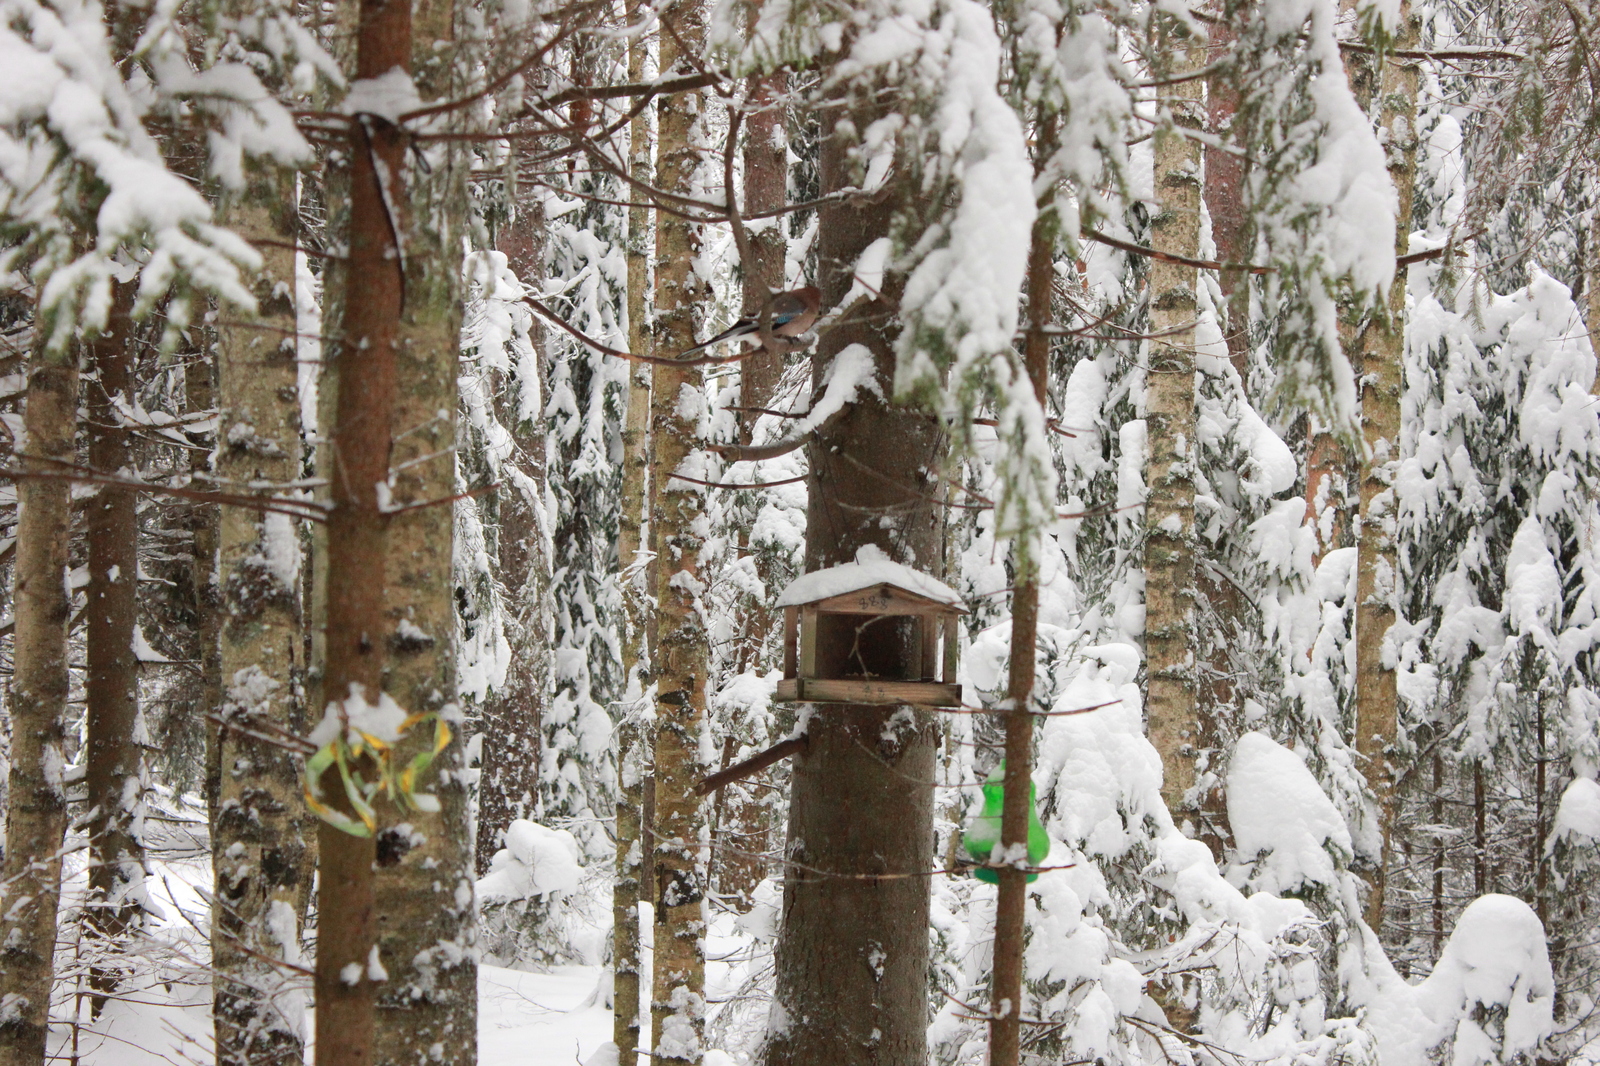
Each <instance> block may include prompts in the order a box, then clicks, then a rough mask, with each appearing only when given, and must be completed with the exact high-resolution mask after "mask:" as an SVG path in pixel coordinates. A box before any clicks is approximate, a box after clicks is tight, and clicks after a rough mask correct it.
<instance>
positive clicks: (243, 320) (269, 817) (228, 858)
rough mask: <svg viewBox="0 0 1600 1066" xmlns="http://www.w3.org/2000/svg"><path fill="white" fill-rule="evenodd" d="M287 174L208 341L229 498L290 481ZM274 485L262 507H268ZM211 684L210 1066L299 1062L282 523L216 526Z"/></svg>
mask: <svg viewBox="0 0 1600 1066" xmlns="http://www.w3.org/2000/svg"><path fill="white" fill-rule="evenodd" d="M295 211H296V201H295V196H294V176H293V175H292V174H289V173H285V172H282V171H273V172H267V173H260V172H257V173H254V174H252V175H251V177H250V186H249V188H248V189H247V190H246V191H245V193H244V196H243V200H242V202H241V204H240V206H238V207H236V208H235V209H233V211H232V212H231V213H230V214H231V218H230V223H231V225H232V226H233V227H234V228H235V229H236V230H237V231H238V232H239V233H241V234H242V235H244V236H245V237H246V238H247V239H252V238H253V239H255V240H256V241H257V242H258V245H257V246H258V247H260V248H261V251H262V256H263V258H264V260H265V262H264V265H263V269H262V272H261V274H260V275H259V276H258V277H257V279H256V285H255V293H256V299H257V301H258V310H257V313H256V315H255V316H254V318H253V319H251V318H249V317H247V316H245V315H243V314H242V313H240V312H235V313H234V315H232V316H230V317H232V318H234V319H235V320H236V324H234V323H230V324H228V325H225V326H223V327H222V328H221V330H220V332H219V335H218V343H217V364H218V393H219V403H218V407H219V418H218V422H217V425H218V439H219V441H220V442H221V447H220V448H219V449H218V453H217V475H218V477H219V478H220V479H221V481H222V482H223V484H225V485H228V486H229V487H230V489H231V491H236V492H237V491H245V486H251V485H284V484H287V483H288V482H291V481H293V480H295V479H296V478H297V477H298V476H299V472H300V409H299V395H298V392H297V389H296V378H297V375H298V367H297V366H296V361H295V354H296V347H295V341H294V329H295V301H294V298H293V293H294V270H295V264H294V250H293V244H294V241H295V237H296V233H297V225H296V218H295ZM272 495H273V494H272V492H271V490H267V491H265V492H263V494H262V496H263V499H270V498H272ZM220 556H221V565H220V571H221V592H222V602H223V618H224V622H223V624H222V628H221V634H220V637H221V640H220V651H221V675H222V677H223V678H224V684H225V685H226V694H225V698H224V700H223V703H222V706H221V707H220V708H219V709H218V710H219V712H220V717H221V718H222V719H223V720H224V722H226V723H227V724H225V725H219V726H218V727H217V728H216V729H215V731H214V737H215V749H216V752H217V758H216V762H217V767H218V781H217V796H216V803H215V806H214V809H215V811H216V814H215V815H214V817H213V819H212V830H211V833H212V838H211V851H212V856H213V860H212V861H213V863H214V865H215V868H216V870H215V872H216V885H215V894H214V896H213V898H212V905H211V935H212V947H211V958H212V969H213V975H214V976H213V985H212V1015H213V1021H214V1024H215V1031H216V1041H217V1063H218V1066H299V1063H300V1062H301V1060H302V1058H303V1057H304V1054H303V1048H302V1041H303V1035H302V1034H303V1030H304V1022H303V1019H301V1018H300V1017H298V1015H294V1014H288V1013H285V1004H286V1002H287V1003H292V1002H293V999H292V997H284V998H283V999H280V995H281V994H282V993H283V992H284V991H285V990H286V989H285V978H286V976H287V974H286V973H285V971H284V970H283V968H282V967H281V966H279V965H277V964H276V963H278V962H291V963H297V962H299V956H300V936H299V930H300V921H301V918H302V917H303V915H301V913H300V911H299V903H300V900H301V899H303V898H304V895H305V886H304V885H303V884H301V880H302V876H303V872H304V866H305V852H306V847H307V843H306V842H307V839H308V836H309V833H310V830H311V826H310V824H309V823H308V820H307V818H306V817H305V815H304V813H303V812H304V805H303V803H302V802H301V798H300V765H299V763H300V760H299V758H298V757H297V756H296V755H295V753H294V752H293V751H291V750H290V749H288V748H286V747H285V746H284V745H283V744H282V743H280V742H278V741H275V740H273V739H271V738H272V737H273V736H274V735H275V734H278V733H280V732H282V733H289V734H298V733H301V732H303V730H304V727H305V711H304V707H303V705H302V704H301V689H300V684H301V672H302V671H301V665H302V663H301V656H302V655H303V653H304V647H303V639H304V634H303V632H302V629H301V614H300V544H299V536H298V531H297V529H296V528H295V523H294V520H293V519H292V518H291V517H289V516H288V515H284V514H273V513H264V512H259V511H255V510H251V509H248V508H242V507H229V508H226V509H225V510H224V511H223V513H222V523H221V530H220Z"/></svg>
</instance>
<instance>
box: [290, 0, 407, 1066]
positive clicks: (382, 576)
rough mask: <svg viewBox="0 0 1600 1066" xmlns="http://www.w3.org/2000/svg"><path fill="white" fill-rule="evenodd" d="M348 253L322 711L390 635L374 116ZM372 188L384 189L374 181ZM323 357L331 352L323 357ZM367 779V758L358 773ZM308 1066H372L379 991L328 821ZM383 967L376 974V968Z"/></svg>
mask: <svg viewBox="0 0 1600 1066" xmlns="http://www.w3.org/2000/svg"><path fill="white" fill-rule="evenodd" d="M357 25H358V28H357V36H356V76H357V77H358V78H375V77H378V76H379V75H382V74H385V73H387V72H388V71H390V70H392V69H394V68H395V67H399V68H401V69H402V70H409V69H410V67H411V9H410V5H409V4H408V3H404V2H401V3H387V2H385V0H361V3H360V10H359V14H358V19H357ZM347 151H348V159H349V166H350V175H349V189H350V197H349V204H350V213H349V240H348V244H349V251H348V253H347V259H346V262H345V270H344V280H343V292H342V297H343V316H342V319H343V320H342V322H341V323H340V327H341V328H340V331H339V333H340V343H339V344H338V347H337V349H336V351H337V356H336V358H337V359H338V380H337V397H336V398H335V400H334V411H335V414H334V420H333V425H332V426H331V427H329V437H330V438H331V439H332V440H333V441H334V442H336V447H334V448H333V449H330V452H331V465H330V469H329V471H328V474H329V477H330V480H331V481H332V486H331V496H332V504H333V506H332V509H331V511H330V513H329V515H328V524H327V546H328V547H327V557H328V567H327V589H326V597H327V604H326V609H325V610H326V614H325V617H324V621H323V627H322V628H323V632H324V643H325V650H324V656H325V658H324V664H323V692H324V698H325V699H327V701H328V707H329V709H330V710H331V711H334V713H335V714H336V715H339V716H340V725H341V729H342V727H343V726H344V724H345V722H344V718H343V712H342V711H339V710H336V708H339V707H340V706H342V701H346V700H352V701H353V700H357V699H359V700H364V701H368V702H373V703H375V702H377V700H378V698H379V696H380V694H381V693H382V692H383V687H384V684H383V683H384V659H385V651H386V649H387V645H388V640H387V638H388V636H389V634H390V632H391V631H392V630H393V629H395V628H396V627H395V626H394V625H392V624H391V623H390V621H389V619H388V618H387V617H386V613H385V607H386V603H385V586H386V582H387V576H388V565H389V563H388V557H387V552H386V550H385V548H386V537H385V523H386V515H385V507H384V506H383V504H384V503H385V502H387V501H385V500H382V499H381V497H380V489H387V487H388V484H389V472H390V449H391V439H390V433H391V426H392V420H393V417H394V414H395V407H396V351H395V349H396V347H397V345H398V341H399V333H400V316H401V313H402V310H403V308H404V306H405V292H404V289H405V286H404V278H403V276H402V270H403V267H402V263H403V262H404V260H403V259H402V258H401V255H400V250H399V247H398V246H397V242H396V240H395V238H396V236H397V235H398V233H400V232H403V230H402V226H403V225H404V220H403V219H397V218H393V217H392V216H391V215H390V211H389V206H388V205H390V204H392V205H394V206H395V207H396V209H399V208H400V207H402V206H404V205H405V204H406V202H407V201H406V190H405V185H404V179H405V176H406V168H405V163H406V143H405V138H404V136H403V135H402V133H401V131H400V130H399V129H398V128H396V127H395V126H393V125H391V124H389V123H387V122H385V121H383V120H382V119H379V118H377V117H374V116H361V117H360V118H358V119H357V120H356V121H354V122H352V123H351V127H350V143H349V147H348V149H347ZM380 175H381V177H380ZM329 348H330V349H332V348H333V345H329ZM354 769H355V770H356V771H359V772H361V773H362V776H363V777H365V778H367V779H371V778H372V777H373V770H374V767H373V766H372V765H371V758H370V757H369V756H368V757H363V758H362V760H360V762H359V763H358V764H357V766H355V767H354ZM322 784H323V789H322V792H323V796H322V799H323V801H324V802H326V803H327V804H329V805H330V806H332V807H334V808H335V809H336V810H340V811H342V812H344V813H346V814H349V813H351V808H350V804H349V801H348V800H347V799H346V797H345V796H344V794H343V789H342V788H341V786H340V784H339V777H338V774H337V773H336V772H331V773H329V774H328V775H326V776H325V777H324V780H323V782H322ZM317 858H318V862H317V877H318V886H319V887H318V908H317V913H318V919H317V959H316V976H315V979H314V987H315V995H316V1009H317V1020H316V1026H317V1051H316V1061H317V1066H371V1064H372V1063H373V1062H374V1043H375V1039H376V1031H375V1026H376V1019H377V1003H376V1000H377V992H378V987H379V984H380V983H381V982H382V981H384V980H385V977H386V975H385V973H384V970H383V968H382V965H381V958H380V955H379V953H378V949H377V911H376V907H377V904H376V898H375V892H376V878H375V876H374V864H375V861H376V859H377V849H376V847H375V841H374V839H373V838H372V837H371V836H364V837H363V836H355V835H352V834H351V833H347V832H345V831H344V830H342V829H340V828H337V827H336V826H334V825H333V824H331V823H329V822H323V823H322V824H321V825H320V826H319V827H318V840H317ZM374 964H378V965H374Z"/></svg>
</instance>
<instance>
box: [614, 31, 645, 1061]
mask: <svg viewBox="0 0 1600 1066" xmlns="http://www.w3.org/2000/svg"><path fill="white" fill-rule="evenodd" d="M648 48H649V46H648V42H647V41H646V40H645V39H644V38H643V37H633V38H631V39H629V41H628V81H629V82H631V83H633V84H638V83H639V82H642V81H643V80H644V77H645V59H646V58H647V52H648ZM628 166H629V169H630V171H631V173H632V174H633V176H634V177H635V178H636V179H638V180H640V181H649V180H651V178H652V177H653V171H654V168H653V167H652V166H651V162H650V123H649V120H648V119H647V118H646V117H645V115H644V114H643V113H640V114H638V115H635V116H634V118H633V120H632V121H631V122H630V123H629V124H628ZM636 199H639V198H636ZM649 239H650V209H649V208H648V207H646V206H645V205H644V203H643V202H642V200H640V202H638V203H636V204H635V206H632V207H630V208H628V251H627V263H628V350H629V351H632V352H643V351H645V350H646V348H647V347H648V346H649V343H650V341H649V338H650V326H649V313H650V312H649V304H650V291H649V286H650V262H649V248H650V244H649ZM627 374H628V389H627V398H626V401H625V402H626V403H627V414H626V416H625V421H624V422H623V427H622V494H621V501H620V503H621V514H620V515H619V516H618V519H617V564H618V565H619V566H620V567H621V568H622V571H623V579H622V582H621V591H622V617H623V622H622V676H623V707H622V711H621V714H620V715H619V719H620V720H619V722H618V725H617V830H616V837H617V842H616V848H617V852H616V875H615V877H614V878H613V880H612V887H611V918H612V928H611V965H612V985H611V988H612V1006H611V1012H612V1035H611V1039H612V1042H613V1043H615V1044H616V1045H617V1066H635V1064H636V1063H637V1062H638V1060H639V1052H638V1049H639V1028H640V1026H639V1020H640V1016H639V1010H640V999H639V983H640V974H639V963H640V959H639V935H640V931H639V897H640V891H641V888H642V886H643V885H644V880H643V873H644V865H645V864H644V847H645V846H646V845H645V842H644V841H642V839H641V833H640V829H641V826H642V815H643V813H644V812H643V806H644V782H645V777H646V771H647V767H648V766H649V764H650V762H651V750H650V749H651V746H650V745H649V744H647V743H646V738H647V735H648V734H647V732H646V728H645V725H644V722H643V713H642V712H643V711H644V710H645V700H646V699H648V692H647V690H648V688H649V686H650V680H651V670H650V651H649V648H648V647H647V646H646V642H645V639H644V637H645V631H646V623H647V621H648V618H647V616H648V613H649V611H650V609H651V608H650V602H649V601H650V596H649V594H648V592H647V591H646V590H648V589H649V588H650V585H649V583H648V581H647V580H646V578H647V575H648V574H649V573H653V572H654V571H653V570H651V569H650V568H649V567H648V564H646V563H645V560H643V559H642V558H640V557H639V549H640V548H641V547H643V546H644V543H645V542H644V539H643V534H644V532H645V531H644V529H643V528H642V526H643V518H644V513H645V507H646V504H647V499H648V497H647V495H646V494H647V492H648V486H647V484H646V481H647V475H648V473H649V455H648V452H647V446H648V438H649V432H650V377H651V374H650V368H649V367H648V366H645V365H644V364H642V363H633V364H630V365H629V366H628V369H627Z"/></svg>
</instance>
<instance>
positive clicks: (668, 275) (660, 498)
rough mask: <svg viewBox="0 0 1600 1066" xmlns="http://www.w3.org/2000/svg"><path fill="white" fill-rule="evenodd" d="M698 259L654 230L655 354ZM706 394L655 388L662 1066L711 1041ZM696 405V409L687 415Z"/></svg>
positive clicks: (655, 1007)
mask: <svg viewBox="0 0 1600 1066" xmlns="http://www.w3.org/2000/svg"><path fill="white" fill-rule="evenodd" d="M662 20H663V23H664V29H663V32H662V34H661V46H660V47H661V70H662V71H663V72H668V71H672V70H674V68H675V67H677V65H678V62H679V59H680V57H681V56H682V54H683V52H684V51H687V52H688V53H689V54H690V55H698V53H699V49H700V46H701V43H702V42H703V41H704V39H705V21H704V13H703V9H702V8H701V7H700V5H699V4H698V3H696V2H695V0H683V2H680V3H677V4H675V5H674V6H673V7H672V8H670V9H668V10H667V11H666V12H665V13H664V14H663V16H662ZM702 108H703V98H702V96H701V95H700V94H699V93H685V94H681V95H679V96H676V97H673V98H672V99H671V100H670V101H664V102H663V103H662V105H661V107H660V110H659V113H658V114H659V119H658V122H659V126H658V127H657V129H658V133H657V138H658V139H657V148H656V184H657V186H659V187H660V188H663V189H668V190H671V191H673V192H676V193H678V194H680V195H688V194H689V193H690V191H691V181H692V179H693V175H694V170H695V167H696V166H697V165H698V164H699V161H700V152H699V149H698V145H697V141H698V138H699V137H700V135H701V134H700V131H699V130H698V128H697V126H698V121H699V115H700V113H701V111H702ZM699 253H700V243H699V235H698V232H697V230H696V227H695V226H694V225H692V224H691V223H690V222H689V221H688V220H686V219H684V218H682V217H681V216H678V215H669V214H667V213H665V212H663V213H661V214H660V215H659V216H658V218H657V222H656V318H655V329H654V341H655V346H654V350H655V352H656V353H657V354H666V353H671V352H681V351H683V350H684V349H686V348H689V347H692V346H693V345H694V324H695V319H696V317H697V316H696V315H695V305H696V304H699V303H702V302H703V301H704V300H705V299H706V297H707V295H708V294H707V292H706V289H705V285H704V283H703V282H702V281H700V280H699V278H698V277H697V276H696V274H695V272H694V266H693V261H694V260H695V259H696V258H697V257H698V255H699ZM700 388H701V383H700V372H699V369H698V368H697V367H687V366H685V367H679V366H671V365H657V366H656V367H655V371H654V377H653V379H652V382H651V389H650V432H651V467H650V475H651V478H650V480H651V489H652V495H653V504H652V507H651V523H650V524H651V540H652V542H653V545H654V548H655V554H656V576H655V595H656V603H657V609H656V638H655V641H654V642H653V646H652V648H651V660H652V665H653V667H654V676H655V681H656V723H655V773H654V775H653V777H654V780H655V786H656V807H655V821H654V824H653V825H652V826H650V827H649V832H650V834H651V838H652V840H653V841H654V846H653V849H652V850H653V851H654V853H655V875H656V879H655V884H654V885H652V886H651V888H650V895H651V899H652V900H653V901H654V903H655V968H654V971H653V973H652V975H651V993H650V1000H651V1003H650V1013H651V1018H652V1022H653V1040H654V1052H655V1061H657V1062H660V1061H663V1060H665V1061H668V1062H673V1061H682V1062H697V1061H699V1059H700V1052H701V1050H702V1048H703V1046H704V1033H705V940H704V935H705V917H706V909H705V908H706V903H705V886H706V860H705V855H704V853H703V849H702V848H701V847H700V846H699V840H700V830H701V827H702V825H703V824H704V821H705V812H704V801H703V799H702V798H701V796H700V793H699V791H698V788H697V786H698V785H699V783H700V778H702V777H704V776H705V766H704V764H703V762H702V760H701V757H700V742H701V736H702V734H703V733H704V732H705V724H706V673H707V669H708V666H709V662H710V645H709V642H708V639H707V636H706V630H705V625H704V621H703V617H702V613H701V611H702V605H701V602H700V593H701V590H702V589H703V588H704V580H703V578H701V576H700V574H699V565H700V564H699V559H700V550H701V545H702V543H703V539H704V531H703V524H704V518H703V516H704V514H705V510H706V506H705V504H706V501H705V493H704V490H703V489H702V488H701V487H700V486H698V485H694V484H691V483H689V482H687V481H678V480H674V479H672V477H671V474H672V472H673V471H674V470H677V469H678V468H679V467H680V466H681V465H682V463H683V461H684V460H685V458H686V457H688V456H689V455H690V454H691V453H693V452H694V451H695V450H696V449H697V447H698V444H699V441H698V436H699V425H698V417H697V415H696V414H695V413H694V411H693V408H694V407H696V406H697V405H695V404H684V403H681V402H680V397H682V396H692V395H697V394H698V393H699V390H700ZM685 408H689V409H690V410H687V411H686V410H685Z"/></svg>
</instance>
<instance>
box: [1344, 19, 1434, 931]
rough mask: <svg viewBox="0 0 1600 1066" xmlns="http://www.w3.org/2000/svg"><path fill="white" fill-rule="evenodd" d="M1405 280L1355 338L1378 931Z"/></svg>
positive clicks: (1414, 31)
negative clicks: (1377, 840) (1377, 843)
mask: <svg viewBox="0 0 1600 1066" xmlns="http://www.w3.org/2000/svg"><path fill="white" fill-rule="evenodd" d="M1401 17H1402V20H1403V21H1402V28H1401V32H1400V36H1399V41H1398V47H1400V48H1414V47H1415V46H1416V41H1417V39H1418V37H1419V35H1420V22H1419V20H1418V19H1417V18H1416V16H1415V15H1413V14H1412V12H1411V11H1410V6H1409V5H1406V6H1405V7H1403V8H1402V15H1401ZM1418 78H1419V69H1418V65H1417V62H1416V61H1415V60H1413V59H1404V60H1401V59H1395V58H1393V57H1389V58H1386V59H1385V61H1384V69H1383V72H1382V87H1381V92H1382V95H1381V98H1380V107H1381V111H1380V119H1379V121H1380V124H1381V129H1382V130H1383V131H1384V132H1386V134H1387V136H1384V137H1383V139H1384V141H1385V142H1386V143H1387V145H1388V152H1389V176H1390V177H1391V178H1392V179H1393V181H1394V186H1395V192H1396V194H1397V196H1398V200H1399V214H1398V216H1397V221H1396V225H1395V236H1394V240H1395V255H1396V256H1402V255H1405V254H1406V249H1407V247H1408V246H1409V244H1410V235H1411V200H1412V192H1413V189H1414V187H1415V178H1416V158H1417V137H1416V120H1417V84H1418ZM1405 335H1406V278H1405V273H1404V271H1401V272H1400V273H1399V274H1398V276H1397V277H1396V278H1395V279H1394V284H1393V285H1392V286H1391V287H1390V289H1389V302H1388V306H1387V307H1386V308H1384V310H1383V311H1382V312H1381V313H1379V314H1378V315H1376V316H1374V317H1373V319H1372V320H1371V321H1370V322H1368V323H1367V326H1366V328H1365V329H1364V330H1362V332H1361V338H1360V350H1359V353H1358V354H1359V359H1352V360H1351V362H1352V363H1354V364H1355V365H1356V366H1358V367H1360V373H1361V437H1362V445H1363V458H1362V463H1361V510H1360V519H1359V523H1360V524H1359V530H1360V541H1359V543H1358V546H1357V549H1356V553H1357V571H1356V752H1357V754H1358V755H1359V756H1360V757H1361V766H1362V771H1363V773H1364V774H1365V775H1366V779H1367V785H1368V787H1369V788H1371V789H1372V793H1373V801H1374V805H1375V807H1376V810H1377V816H1378V833H1379V838H1380V841H1381V845H1380V851H1379V855H1378V857H1377V862H1376V864H1375V867H1374V870H1373V873H1372V878H1371V892H1370V894H1369V895H1368V897H1367V906H1366V918H1367V924H1368V925H1370V926H1371V927H1372V928H1374V929H1378V928H1381V926H1382V923H1383V905H1384V891H1385V886H1386V881H1387V877H1386V874H1387V868H1388V862H1389V850H1390V848H1389V842H1390V837H1391V836H1392V834H1393V829H1394V818H1395V802H1396V800H1395V786H1394V769H1393V767H1392V766H1391V765H1390V762H1389V749H1390V748H1391V747H1392V746H1393V745H1394V742H1395V739H1396V737H1397V736H1398V733H1399V694H1398V692H1397V691H1396V677H1395V667H1396V663H1395V661H1394V655H1395V653H1394V652H1393V651H1391V652H1390V653H1389V654H1388V655H1387V656H1385V654H1384V645H1385V643H1386V641H1387V640H1388V635H1389V629H1390V627H1391V626H1393V625H1394V623H1395V618H1396V616H1397V612H1398V607H1399V598H1400V588H1399V581H1400V562H1399V556H1398V553H1397V551H1396V534H1397V530H1396V526H1395V522H1396V500H1395V490H1394V480H1395V476H1396V475H1397V474H1398V473H1399V470H1400V395H1401V392H1402V390H1403V388H1404V356H1405Z"/></svg>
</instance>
